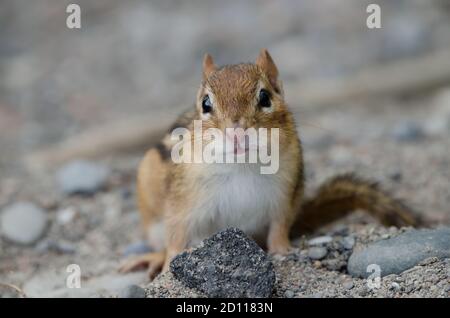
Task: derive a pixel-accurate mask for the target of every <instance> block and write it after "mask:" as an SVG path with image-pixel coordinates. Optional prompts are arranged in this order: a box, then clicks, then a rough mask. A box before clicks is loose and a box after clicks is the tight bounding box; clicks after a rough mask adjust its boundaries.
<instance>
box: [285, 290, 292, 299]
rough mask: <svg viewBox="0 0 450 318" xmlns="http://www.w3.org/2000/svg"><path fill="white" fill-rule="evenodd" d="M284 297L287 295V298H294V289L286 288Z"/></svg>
mask: <svg viewBox="0 0 450 318" xmlns="http://www.w3.org/2000/svg"><path fill="white" fill-rule="evenodd" d="M284 297H286V298H292V297H294V292H293V291H292V290H289V289H288V290H286V291H285V292H284Z"/></svg>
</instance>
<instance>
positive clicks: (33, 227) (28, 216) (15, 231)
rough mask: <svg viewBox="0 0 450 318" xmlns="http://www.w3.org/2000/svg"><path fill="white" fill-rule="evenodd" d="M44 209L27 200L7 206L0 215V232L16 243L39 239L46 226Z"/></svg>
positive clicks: (25, 243)
mask: <svg viewBox="0 0 450 318" xmlns="http://www.w3.org/2000/svg"><path fill="white" fill-rule="evenodd" d="M47 223H48V218H47V214H46V213H45V211H43V210H42V209H41V208H38V207H37V206H35V205H34V204H32V203H29V202H18V203H14V204H13V205H11V206H9V207H7V208H6V209H5V210H4V211H3V212H2V213H1V215H0V233H1V234H2V235H3V236H4V237H5V238H6V239H8V240H10V241H11V242H14V243H18V244H24V245H27V244H32V243H34V242H36V241H37V240H38V239H40V238H41V237H42V236H43V235H44V233H45V230H46V228H47Z"/></svg>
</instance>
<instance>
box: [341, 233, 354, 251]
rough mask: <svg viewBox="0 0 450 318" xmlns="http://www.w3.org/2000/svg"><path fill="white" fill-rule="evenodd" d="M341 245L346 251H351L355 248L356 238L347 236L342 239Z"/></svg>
mask: <svg viewBox="0 0 450 318" xmlns="http://www.w3.org/2000/svg"><path fill="white" fill-rule="evenodd" d="M341 244H342V247H344V248H345V249H346V250H351V249H352V248H353V246H355V238H354V237H353V236H346V237H344V238H343V239H342V241H341Z"/></svg>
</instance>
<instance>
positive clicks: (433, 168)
mask: <svg viewBox="0 0 450 318" xmlns="http://www.w3.org/2000/svg"><path fill="white" fill-rule="evenodd" d="M444 2H445V1H440V0H434V1H427V2H426V3H425V2H424V1H419V0H414V1H413V0H411V1H408V5H405V4H397V3H394V2H392V1H388V0H380V1H379V3H380V4H381V6H382V7H383V21H384V22H383V28H382V29H380V30H378V31H374V30H370V31H367V30H363V28H361V26H360V24H358V23H356V22H358V21H361V20H362V19H361V14H364V15H365V14H366V12H365V9H366V5H367V4H368V3H370V1H360V0H352V1H346V2H345V5H344V4H343V3H341V2H339V3H338V2H337V1H332V0H328V1H321V2H320V4H318V3H319V2H317V1H302V2H301V4H299V3H300V1H291V0H284V1H280V3H281V5H278V3H277V5H275V4H274V2H273V1H258V3H257V4H250V3H246V4H243V2H242V1H227V2H226V4H225V2H223V1H208V2H207V4H206V2H204V3H202V2H201V1H198V2H196V4H195V5H193V4H189V5H187V4H183V5H181V4H180V3H179V2H178V1H164V4H162V2H161V3H160V2H151V1H133V2H130V3H128V2H127V3H125V2H123V1H95V3H94V2H93V1H86V0H80V1H79V3H80V5H81V7H82V11H83V12H84V13H83V29H82V30H81V32H78V31H73V30H68V29H67V28H65V27H61V26H64V25H65V24H64V22H65V15H64V12H65V3H64V2H61V3H59V4H55V2H54V1H52V0H39V1H33V2H30V1H5V2H4V4H3V3H2V5H0V9H1V10H0V29H1V30H2V31H4V32H0V41H1V43H2V45H1V47H0V149H1V152H0V223H1V224H0V296H4V297H7V296H9V297H11V296H12V297H14V296H19V297H21V296H26V297H142V296H143V295H146V296H147V297H176V296H184V297H201V296H205V295H202V294H200V293H199V292H198V291H197V290H195V289H189V288H187V287H185V286H184V285H183V284H182V283H181V282H179V281H177V280H176V279H174V277H173V275H172V274H171V273H167V274H164V275H160V276H158V277H157V278H156V279H155V280H154V281H153V282H152V283H149V282H148V280H147V277H146V274H145V273H144V272H136V273H132V274H127V275H119V274H118V273H117V268H118V267H119V264H120V262H121V261H123V260H124V258H125V256H126V255H130V254H133V253H141V252H143V251H145V250H146V247H145V244H143V243H142V234H141V232H140V228H139V215H138V213H137V211H136V209H137V208H136V205H135V188H134V176H135V171H136V166H137V163H138V161H139V158H140V157H141V156H142V155H143V151H144V150H142V152H140V153H129V154H121V155H117V156H114V157H110V158H103V159H102V160H99V161H97V162H86V161H83V160H81V159H83V158H79V159H80V160H75V161H74V162H72V163H69V164H68V165H66V166H64V167H54V168H53V169H49V170H48V171H26V170H24V167H23V166H22V161H21V159H22V158H23V157H24V156H26V155H27V154H29V153H30V152H31V151H33V150H36V149H40V148H41V147H42V146H45V145H48V144H51V143H53V142H57V141H61V140H64V138H66V137H69V136H71V135H73V134H76V133H79V132H82V131H84V130H85V129H86V128H90V127H93V126H96V125H98V124H99V123H104V122H108V121H112V120H115V119H118V118H123V117H127V116H129V115H130V114H131V115H133V116H134V115H136V116H137V115H139V114H141V113H148V112H151V111H153V110H161V109H167V113H168V114H172V113H173V114H174V115H175V114H176V113H178V111H179V110H181V109H184V108H185V107H186V106H187V105H188V104H189V105H190V104H191V102H192V101H193V99H194V96H195V89H196V87H197V85H198V80H199V78H200V65H201V57H202V55H203V53H204V52H210V53H212V54H213V56H214V57H215V59H216V61H217V62H218V63H219V64H223V63H231V62H237V61H251V60H253V59H254V58H255V56H256V54H257V52H258V50H259V49H260V48H261V47H268V48H269V50H270V52H271V54H272V55H273V56H274V58H275V60H276V62H277V65H278V66H279V69H280V73H281V76H282V79H283V80H284V82H285V90H286V96H287V101H288V103H289V104H290V105H291V106H292V109H293V111H294V114H295V117H296V119H297V122H298V127H299V132H300V135H301V139H302V142H303V146H304V157H305V165H306V183H307V195H311V194H312V193H313V192H314V191H315V189H316V188H317V187H318V186H319V185H320V184H321V183H322V182H324V181H325V179H327V178H329V177H331V176H334V175H336V174H338V173H345V172H350V171H351V172H355V173H356V174H358V175H360V176H363V177H366V178H369V179H373V180H376V181H379V182H380V183H381V184H382V185H383V187H384V188H385V189H387V190H388V191H389V192H390V193H392V194H393V195H395V196H397V197H399V198H401V199H403V200H404V201H405V202H407V203H408V204H409V205H410V206H412V207H413V208H414V209H415V210H416V211H417V212H418V213H420V214H421V215H422V216H423V217H424V218H426V220H427V221H429V222H430V224H431V226H432V227H435V226H437V225H444V226H449V225H450V208H449V207H450V192H449V184H450V183H449V180H450V151H449V149H450V138H449V137H450V86H447V87H441V88H439V89H433V90H429V91H425V92H423V93H421V94H412V95H411V96H409V95H408V96H397V97H396V98H394V97H383V98H380V97H378V98H375V99H371V100H364V101H353V102H348V103H345V104H344V105H331V106H329V107H325V108H315V107H311V106H310V105H299V101H296V100H294V99H292V98H291V97H290V96H296V95H295V94H301V92H297V91H295V90H296V89H298V87H302V84H303V83H304V81H305V80H322V79H324V80H327V79H336V78H340V77H341V76H346V75H348V74H352V73H353V72H355V71H357V70H359V69H361V68H366V67H370V66H373V65H377V64H379V63H383V62H392V61H393V60H396V59H400V58H407V57H413V56H418V55H421V54H423V53H426V52H429V51H431V50H434V49H438V48H445V47H448V45H449V44H450V32H448V30H449V25H450V19H449V18H448V17H449V14H450V11H449V8H448V5H447V4H445V3H444ZM405 3H406V2H405ZM50 8H51V9H50ZM255 12H258V13H259V14H255ZM330 12H333V13H336V14H330ZM205 17H208V18H205ZM230 20H233V21H234V22H235V23H231V24H230V23H229V21H230ZM267 21H271V23H267ZM355 21H356V22H355ZM411 21H414V23H411ZM173 39H177V41H174V40H173ZM174 61H176V63H175V62H174ZM155 120H157V119H155ZM149 124H151V123H149ZM83 175H85V176H86V175H87V176H89V178H78V177H79V176H83ZM11 211H13V212H14V213H13V212H11ZM404 231H406V229H395V228H383V227H381V226H380V225H379V224H378V223H377V222H376V220H373V219H372V218H370V217H369V216H367V215H366V214H364V213H362V212H361V211H357V212H356V213H355V214H353V215H351V216H349V217H347V218H345V219H343V220H339V221H338V222H337V223H336V224H332V225H330V226H327V227H324V228H321V229H318V230H317V231H316V232H315V233H312V234H311V235H309V236H308V237H303V238H299V239H297V240H295V241H294V245H296V246H297V247H298V248H297V249H295V250H293V251H292V253H290V254H289V255H288V256H284V257H281V256H279V255H275V256H274V257H273V258H272V262H273V265H274V270H275V274H276V281H275V286H274V291H273V295H272V296H274V297H449V296H450V295H449V290H450V288H449V279H450V264H449V261H448V259H447V260H446V259H445V258H444V259H440V260H436V259H433V258H431V259H428V260H423V261H422V263H421V264H420V265H417V266H414V267H412V268H411V269H409V270H407V271H405V272H403V273H400V274H397V275H388V276H385V277H383V278H382V280H381V286H380V288H377V289H369V288H368V287H367V281H366V280H364V279H360V278H353V277H351V276H350V275H349V273H348V272H347V270H346V268H347V262H348V259H349V257H350V255H351V254H352V253H353V250H359V249H362V248H364V246H366V245H368V244H370V243H371V242H375V241H378V240H381V239H387V238H389V237H393V236H395V235H398V234H402V233H403V232H404ZM323 236H326V237H327V239H325V241H327V242H325V243H323V242H322V243H321V244H318V245H315V246H310V245H309V244H308V241H309V240H310V239H312V238H317V237H319V238H320V237H323ZM330 238H331V239H330ZM322 240H323V238H322ZM70 264H76V265H78V266H79V269H80V270H81V287H82V288H80V289H77V288H67V282H68V279H69V278H70V277H71V276H70V274H71V273H70V272H67V268H68V266H69V265H70ZM69 282H72V283H73V281H70V280H69Z"/></svg>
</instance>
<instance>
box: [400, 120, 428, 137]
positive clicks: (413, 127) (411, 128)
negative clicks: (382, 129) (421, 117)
mask: <svg viewBox="0 0 450 318" xmlns="http://www.w3.org/2000/svg"><path fill="white" fill-rule="evenodd" d="M392 137H393V138H394V139H395V140H397V141H400V142H413V141H418V140H421V139H423V138H424V137H425V132H424V130H423V128H422V126H421V125H419V124H418V123H416V122H410V121H407V122H402V123H400V124H399V125H398V126H396V127H395V128H394V129H393V131H392Z"/></svg>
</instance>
